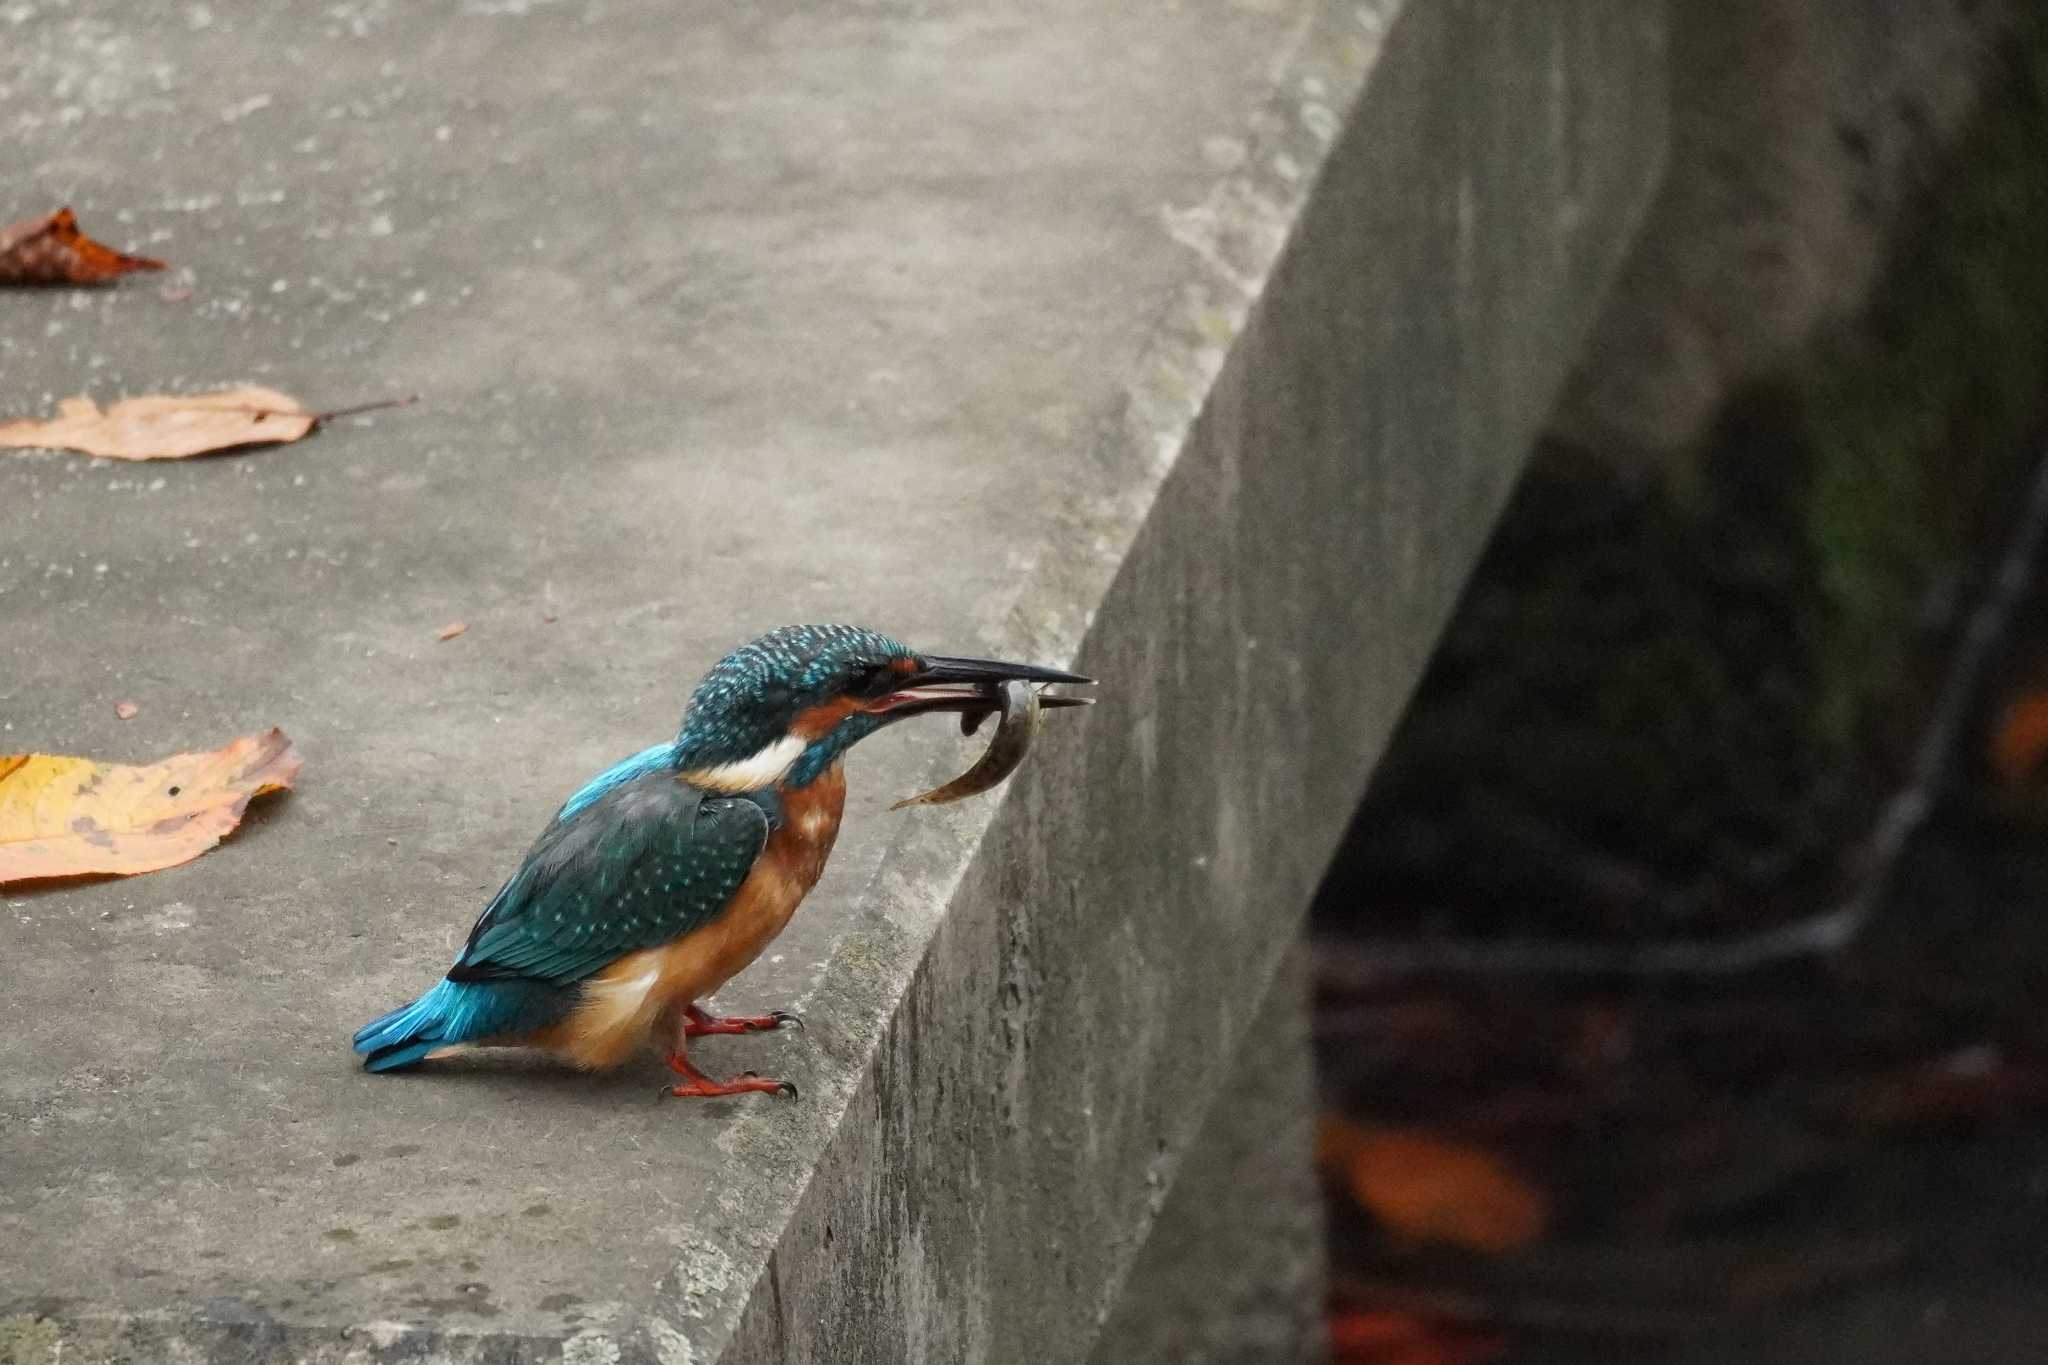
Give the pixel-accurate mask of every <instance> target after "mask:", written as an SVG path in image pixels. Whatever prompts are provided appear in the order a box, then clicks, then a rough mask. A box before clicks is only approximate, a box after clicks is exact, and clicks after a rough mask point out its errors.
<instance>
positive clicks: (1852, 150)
mask: <svg viewBox="0 0 2048 1365" xmlns="http://www.w3.org/2000/svg"><path fill="white" fill-rule="evenodd" d="M2013 8H2014V7H2013V6H2012V5H2010V4H2007V3H2003V2H2002V0H1981V2H1980V3H1968V4H1945V3H1929V0H1729V2H1728V3H1723V4H1675V5H1673V6H1672V7H1671V72H1672V86H1671V96H1672V126H1671V162H1670V164H1671V173H1670V175H1669V176H1668V178H1667V179H1666V181H1665V183H1664V187H1663V190H1662V192H1661V193H1660V195H1659V197H1658V200H1657V204H1656V207H1655V208H1654V210H1653V211H1652V213H1651V215H1650V218H1649V220H1648V222H1647V223H1646V224H1645V226H1644V230H1643V234H1642V237H1641V239H1640V240H1639V241H1638V243H1637V245H1636V248H1635V251H1634V253H1633V255H1632V258H1631V260H1630V261H1629V264H1628V268H1627V270H1626V271H1625V272H1624V274H1623V276H1622V278H1621V280H1620V282H1619V284H1618V285H1617V288H1616V290H1615V294H1614V298H1613V300H1612V301H1611V302H1610V303H1609V305H1608V306H1607V308H1606V309H1605V311H1604V312H1603V314H1602V317H1601V320H1600V325H1599V327H1598V328H1597V329H1596V330H1595V332H1594V334H1593V337H1592V339H1591V341H1590V343H1589V345H1588V346H1587V349H1586V352H1585V354H1584V356H1583V357H1582V358H1581V360H1580V363H1579V365H1578V367H1577V369H1576V371H1575V373H1574V375H1573V378H1572V382H1571V385H1570V388H1569V389H1568V391H1567V393H1566V395H1565V399H1564V401H1563V403H1562V404H1561V406H1560V408H1559V411H1558V413H1557V416H1556V420H1555V422H1554V424H1553V433H1554V434H1555V435H1556V436H1557V437H1558V438H1559V439H1560V440H1562V441H1564V442H1565V443H1567V444H1569V445H1571V446H1572V447H1574V448H1576V449H1579V450H1582V451H1585V452H1587V453H1590V454H1592V455H1594V456H1596V457H1597V458H1600V459H1603V460H1605V461H1607V462H1609V463H1612V464H1614V465H1616V466H1617V467H1619V468H1622V469H1625V470H1628V471H1631V472H1634V473H1638V474H1643V475H1648V474H1651V473H1653V472H1654V471H1655V470H1656V469H1657V468H1659V467H1660V466H1661V465H1662V464H1664V463H1667V462H1669V461H1670V460H1672V459H1674V458H1676V457H1677V456H1678V455H1680V454H1681V453H1682V452H1684V451H1686V450H1687V449H1688V448H1690V447H1691V446H1693V445H1694V444H1695V443H1696V442H1697V441H1698V440H1699V438H1700V437H1701V436H1702V434H1703V433H1704V431H1705V429H1706V427H1707V425H1708V424H1709V423H1710V422H1711V421H1712V420H1713V418H1714V416H1715V415H1716V413H1717V412H1718V411H1719V409H1720V407H1721V404H1722V403H1723V401H1724V400H1725V399H1726V398H1727V397H1728V395H1729V394H1730V392H1731V391H1733V390H1734V389H1736V388H1738V387H1740V386H1741V385H1742V384H1744V383H1745V382H1747V381H1750V380H1753V379H1756V378H1758V377H1759V376H1761V375H1764V374H1766V373H1769V372H1771V371H1773V370H1774V369H1781V368H1783V367H1784V366H1785V365H1786V364H1787V363H1788V362H1789V361H1790V360H1791V359H1792V357H1793V356H1794V355H1795V353H1796V352H1797V351H1798V349H1799V348H1800V347H1801V346H1803V345H1804V344H1805V343H1806V342H1807V341H1808V340H1809V339H1810V338H1812V337H1813V336H1814V335H1815V332H1816V329H1821V328H1825V327H1827V326H1829V325H1830V324H1837V323H1841V322H1843V321H1845V320H1846V319H1848V318H1850V317H1852V316H1853V315H1854V314H1855V313H1856V312H1857V311H1858V310H1859V309H1860V308H1861V307H1862V305H1863V303H1864V302H1865V300H1866V298H1867V296H1868V293H1869V290H1870V288H1871V285H1872V283H1873V282H1874V280H1875V279H1876V277H1877V273H1878V271H1879V269H1880V267H1881V266H1882V265H1883V263H1884V260H1885V257H1886V254H1887V253H1888V252H1889V251H1890V249H1891V248H1892V247H1893V246H1894V245H1895V244H1896V243H1897V242H1898V241H1899V240H1900V234H1901V232H1902V231H1903V230H1906V229H1908V228H1910V225H1911V222H1912V220H1913V213H1912V210H1913V209H1914V207H1915V204H1914V201H1915V197H1916V196H1917V195H1919V194H1921V193H1923V192H1925V191H1926V190H1927V189H1928V188H1929V186H1930V185H1931V184H1932V183H1933V180H1934V177H1935V175H1936V173H1937V171H1938V169H1939V167H1940V165H1941V161H1942V157H1943V155H1944V153H1945V152H1946V151H1947V150H1948V149H1949V148H1950V147H1951V146H1952V145H1953V143H1954V140H1955V138H1956V137H1957V136H1958V134H1959V133H1960V132H1961V130H1962V129H1963V128H1964V127H1965V126H1966V125H1967V123H1968V121H1969V116H1970V114H1971V112H1972V111H1973V110H1974V109H1975V108H1976V104H1977V100H1978V96H1979V93H1980V91H1981V90H1982V89H1983V87H1984V84H1985V82H1986V80H1987V79H1988V78H1989V73H1990V71H1991V67H1992V58H1993V56H1994V53H1995V50H1996V45H1997V42H1998V39H1999V37H2000V35H2001V34H2002V33H2004V32H2005V31H2007V29H2008V27H2009V24H2010V20H2011V17H2012V13H2013Z"/></svg>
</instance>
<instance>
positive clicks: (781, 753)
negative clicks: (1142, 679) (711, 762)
mask: <svg viewBox="0 0 2048 1365" xmlns="http://www.w3.org/2000/svg"><path fill="white" fill-rule="evenodd" d="M809 747H810V741H809V740H806V739H805V738H804V737H803V736H801V735H784V736H783V737H782V738H781V739H778V740H776V741H775V742H774V743H773V744H770V745H769V746H768V747H767V748H765V749H762V750H761V751H760V752H759V753H755V754H749V755H748V756H747V757H745V758H741V759H735V760H733V761H732V762H731V763H720V764H718V765H717V766H716V767H712V768H691V769H688V770H687V771H685V772H683V773H682V774H681V777H682V779H683V781H685V782H687V783H689V784H690V785H691V786H693V787H705V788H708V789H710V790H711V791H720V792H750V791H759V790H760V789H761V788H763V787H772V786H774V785H775V784H776V783H777V782H780V781H781V780H782V779H783V776H784V775H785V774H786V773H788V772H789V769H790V766H791V765H792V764H794V763H795V762H796V761H797V760H798V759H799V758H802V757H803V754H804V750H805V749H808V748H809Z"/></svg>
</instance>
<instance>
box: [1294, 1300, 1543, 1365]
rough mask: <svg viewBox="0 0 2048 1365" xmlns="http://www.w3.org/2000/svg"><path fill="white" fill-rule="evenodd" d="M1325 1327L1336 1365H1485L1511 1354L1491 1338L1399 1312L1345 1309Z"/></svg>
mask: <svg viewBox="0 0 2048 1365" xmlns="http://www.w3.org/2000/svg"><path fill="white" fill-rule="evenodd" d="M1326 1326H1327V1327H1328V1333H1329V1341H1330V1359H1331V1360H1332V1361H1333V1362H1335V1365H1484V1362H1486V1361H1491V1360H1497V1359H1499V1358H1500V1356H1501V1355H1502V1354H1504V1353H1505V1352H1506V1350H1507V1343H1506V1342H1505V1341H1503V1340H1502V1339H1501V1338H1500V1337H1499V1336H1498V1335H1495V1334H1493V1333H1481V1332H1472V1331H1467V1330H1464V1329H1462V1328H1458V1327H1452V1326H1449V1325H1446V1324H1444V1323H1442V1322H1438V1321H1436V1320H1434V1319H1431V1318H1427V1317H1424V1316H1422V1315H1421V1314H1418V1313H1404V1312H1400V1311H1398V1310H1378V1309H1341V1310H1339V1311H1337V1312H1335V1313H1332V1314H1331V1315H1330V1317H1329V1319H1328V1321H1327V1323H1326Z"/></svg>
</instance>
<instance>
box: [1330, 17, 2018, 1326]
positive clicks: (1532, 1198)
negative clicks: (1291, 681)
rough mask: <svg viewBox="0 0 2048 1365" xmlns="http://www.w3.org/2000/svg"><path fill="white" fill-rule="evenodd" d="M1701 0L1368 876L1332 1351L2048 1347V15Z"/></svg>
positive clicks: (1355, 895) (1345, 863)
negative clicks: (1709, 1) (1619, 226)
mask: <svg viewBox="0 0 2048 1365" xmlns="http://www.w3.org/2000/svg"><path fill="white" fill-rule="evenodd" d="M1672 17H1673V24H1674V40H1675V42H1674V50H1673V54H1672V56H1673V63H1674V73H1675V77H1676V84H1675V91H1676V100H1677V108H1676V110H1675V121H1674V127H1673V149H1672V160H1671V164H1670V168H1669V172H1668V175H1667V180H1666V185H1665V188H1664V190H1663V192H1662V196H1661V199H1660V201H1659V203H1658V204H1657V205H1656V207H1655V208H1654V209H1653V211H1652V212H1651V214H1650V217H1649V219H1648V221H1647V222H1646V224H1645V228H1644V235H1643V238H1642V240H1641V242H1640V244H1639V246H1638V247H1637V249H1636V253H1635V257H1634V259H1633V261H1632V263H1631V265H1630V266H1629V267H1628V269H1627V270H1626V272H1625V273H1624V275H1623V277H1622V278H1621V279H1620V280H1619V281H1618V282H1617V284H1616V287H1615V290H1614V294H1613V297H1612V300H1611V303H1610V306H1609V309H1608V313H1607V316H1606V318H1605V320H1604V321H1603V323H1602V324H1601V326H1600V328H1599V330H1598V332H1597V334H1596V336H1595V338H1594V342H1593V345H1592V346H1591V348H1590V351H1589V353H1588V355H1587V357H1586V359H1585V362H1584V364H1583V366H1582V369H1581V372H1580V374H1579V376H1578V378H1577V379H1576V381H1575V382H1574V384H1573V386H1572V389H1571V391H1570V393H1569V394H1568V395H1567V398H1566V400H1565V402H1564V404H1563V406H1562V408H1561V409H1560V411H1559V412H1558V414H1557V415H1556V417H1555V419H1554V422H1553V424H1552V430H1551V433H1550V435H1549V436H1548V438H1547V439H1546V441H1545V443H1544V446H1543V448H1542V449H1541V450H1540V451H1539V452H1538V455H1537V457H1536V458H1535V460H1534V461H1533V463H1532V465H1531V466H1530V469H1529V472H1528V474H1527V475H1526V477H1525V479H1524V481H1523V484H1522V486H1521V488H1520V490H1519V492H1518V494H1517V497H1516V500H1515V503H1514V505H1513V507H1512V508H1511V510H1510V512H1509V514H1508V516H1507V518H1506V519H1505V521H1504V522H1503V523H1502V525H1501V526H1500V528H1499V530H1498V532H1497V534H1496V536H1495V538H1494V541H1493V543H1492V546H1491V549H1490V550H1489V552H1488V554H1487V556H1486V558H1485V560H1484V562H1483V563H1482V565H1481V567H1480V568H1479V569H1478V571H1477V572H1476V574H1475V576H1474V577H1473V579H1472V581H1471V583H1470V584H1469V586H1468V588H1467V590H1466V593H1465V596H1464V599H1463V603H1462V606H1461V608H1460V610H1459V613H1458V615H1457V618H1456V620H1455V621H1454V623H1453V624H1452V626H1451V628H1450V631H1449V633H1448V634H1447V636H1446V638H1445V639H1444V641H1443V643H1442V645H1441V646H1440V648H1439V650H1438V653H1437V655H1436V658H1435V660H1434V662H1433V664H1432V666H1431V668H1430V670H1429V673H1428V675H1427V677H1426V678H1425V680H1424V681H1423V683H1422V684H1421V686H1420V688H1419V690H1418V692H1417V695H1416V696H1415V698H1414V700H1413V703H1412V705H1411V707H1410V709H1409V712H1408V714H1407V716H1406V719H1405V720H1404V722H1403V724H1402V726H1401V728H1400V730H1399V732H1398V734H1397V736H1396V739H1395V741H1394V743H1393V745H1392V747H1391V749H1390V751H1389V753H1388V755H1387V757H1386V759H1385V761H1384V762H1383V763H1382V765H1381V767H1380V769H1379V772H1378V774H1377V776H1376V778H1375V780H1374V783H1373V786H1372V789H1371V791H1370V792H1369V794H1368V796H1367V797H1366V800H1365V802H1364V803H1363V805H1362V806H1361V808H1360V810H1359V812H1358V815H1357V817H1356V820H1355V822H1354V824H1353V826H1352V829H1351V831H1350V834H1349V836H1348V838H1347V840H1346V842H1345V845H1344V847H1343V849H1342V851H1341V853H1340V854H1339V856H1338V857H1337V859H1336V861H1335V863H1334V864H1333V866H1332V867H1331V869H1330V872H1329V874H1328V878H1327V880H1326V882H1325V885H1324V887H1323V891H1322V894H1321V897H1320V900H1319V902H1318V904H1317V906H1316V910H1315V916H1314V932H1315V941H1316V961H1315V972H1316V987H1317V993H1316V1036H1317V1048H1318V1058H1319V1065H1320V1068H1321V1077H1322V1080H1321V1088H1322V1104H1323V1117H1322V1119H1321V1141H1320V1150H1319V1154H1318V1160H1319V1167H1320V1169H1321V1172H1322V1175H1323V1179H1324V1182H1325V1188H1326V1191H1327V1208H1328V1218H1329V1230H1330V1239H1331V1254H1332V1271H1331V1290H1330V1307H1329V1313H1330V1326H1331V1338H1332V1353H1333V1357H1334V1358H1335V1359H1336V1360H1338V1361H1340V1362H1373V1363H1374V1365H1388V1363H1391V1362H1399V1363H1400V1365H1431V1363H1432V1362H1479V1361H1508V1362H1517V1361H1546V1362H1549V1361H1558V1362H1567V1361H1593V1360H1632V1361H1642V1360H1670V1361H1695V1360H1697V1361H1726V1360H1757V1361H1778V1360H1785V1361H1791V1360H1800V1361H1842V1362H1851V1361H1854V1362H1873V1361H1879V1362H1881V1361H1893V1360H1898V1361H1906V1360H1915V1361H1918V1360H1930V1359H1932V1360H1944V1361H1946V1360H1984V1361H1996V1360H2013V1361H2025V1360H2038V1359H2043V1358H2048V1296H2043V1295H2042V1294H2041V1293H2040V1292H2039V1291H2040V1286H2041V1285H2042V1284H2043V1283H2048V1279H2044V1273H2048V1217H2044V1215H2048V1123H2044V1122H2043V1117H2044V1114H2043V1102H2044V1101H2048V1055H2044V1044H2048V1030H2044V1022H2043V1019H2042V1016H2041V1013H2040V1011H2039V1009H2038V1008H2037V1007H2036V1005H2035V1002H2036V1000H2037V999H2038V998H2039V995H2040V992H2039V987H2040V986H2041V984H2043V981H2044V977H2048V927H2044V924H2048V921H2044V919H2043V916H2042V913H2041V911H2042V907H2043V904H2044V895H2048V587H2044V582H2043V580H2044V570H2048V562H2044V557H2043V552H2042V550H2043V541H2044V536H2043V525H2044V523H2048V465H2044V462H2043V449H2044V445H2043V434H2044V423H2043V419H2044V416H2048V401H2044V400H2048V154H2044V149H2048V21H2044V17H2043V14H2042V13H2041V11H2040V9H2039V7H2036V6H2028V5H2001V4H1995V3H1991V0H1983V2H1982V3H1963V4H1956V3H1940V4H1930V3H1871V4H1867V5H1840V4H1828V3H1818V2H1817V0H1738V2H1737V3H1732V4H1726V5H1712V6H1706V5H1678V6H1674V7H1673V15H1672Z"/></svg>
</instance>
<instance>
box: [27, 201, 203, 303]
mask: <svg viewBox="0 0 2048 1365" xmlns="http://www.w3.org/2000/svg"><path fill="white" fill-rule="evenodd" d="M165 268H166V267H165V265H164V263H163V262H162V261H159V260H157V259H155V258H154V257H151V256H129V255H125V254H123V253H122V252H119V251H116V250H114V249H113V248H112V247H107V246H102V245H100V244H99V243H98V242H95V241H94V240H93V239H92V238H90V237H88V236H86V235H85V234H84V233H83V232H80V231H79V230H78V219H77V218H76V217H75V216H74V215H73V214H72V212H71V210H70V209H58V210H57V211H56V212H55V213H53V214H51V215H50V216H49V217H47V218H24V219H23V220H22V221H20V222H19V223H12V224H9V225H8V226H7V227H4V228H0V284H34V285H49V284H97V283H98V282H99V281H101V280H110V279H112V278H113V277H114V276H116V275H125V274H127V273H128V272H129V271H131V270H163V269H165Z"/></svg>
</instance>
